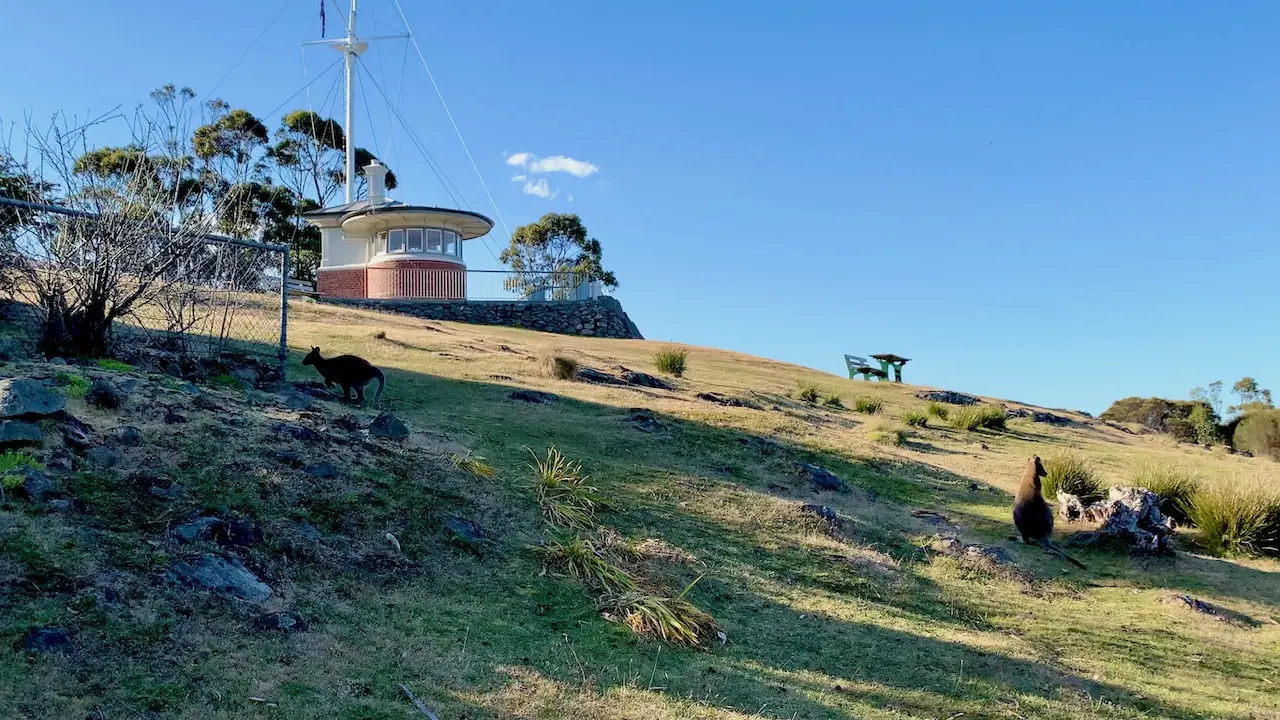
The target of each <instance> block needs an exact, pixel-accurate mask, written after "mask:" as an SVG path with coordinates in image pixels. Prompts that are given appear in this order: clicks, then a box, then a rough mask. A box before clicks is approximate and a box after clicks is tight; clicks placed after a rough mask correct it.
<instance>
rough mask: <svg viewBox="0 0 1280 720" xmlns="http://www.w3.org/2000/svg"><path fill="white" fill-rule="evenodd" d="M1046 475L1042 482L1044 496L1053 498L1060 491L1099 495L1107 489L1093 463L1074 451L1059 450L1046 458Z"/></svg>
mask: <svg viewBox="0 0 1280 720" xmlns="http://www.w3.org/2000/svg"><path fill="white" fill-rule="evenodd" d="M1044 472H1045V477H1044V480H1043V481H1042V482H1041V491H1042V492H1043V493H1044V496H1045V497H1047V498H1049V499H1051V500H1052V499H1053V498H1054V497H1057V495H1058V493H1059V492H1064V493H1069V494H1071V495H1077V496H1079V497H1084V498H1087V497H1097V496H1099V495H1102V494H1103V492H1104V491H1105V490H1106V488H1105V487H1103V484H1102V479H1101V478H1099V477H1098V472H1097V471H1096V470H1094V468H1093V463H1091V462H1089V461H1088V460H1087V459H1085V457H1084V456H1083V455H1080V454H1078V453H1074V452H1059V453H1054V454H1053V455H1050V456H1049V457H1047V458H1045V460H1044Z"/></svg>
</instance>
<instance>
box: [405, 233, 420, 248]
mask: <svg viewBox="0 0 1280 720" xmlns="http://www.w3.org/2000/svg"><path fill="white" fill-rule="evenodd" d="M405 232H407V233H409V246H408V250H409V252H422V228H409V229H408V230H406V231H405Z"/></svg>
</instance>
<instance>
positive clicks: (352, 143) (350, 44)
mask: <svg viewBox="0 0 1280 720" xmlns="http://www.w3.org/2000/svg"><path fill="white" fill-rule="evenodd" d="M357 44H358V45H359V49H356V48H357ZM368 47H369V44H368V43H361V42H360V39H359V38H358V37H356V0H351V13H350V14H349V15H348V16H347V42H346V47H345V48H343V51H342V53H343V55H344V56H345V57H346V61H347V63H346V64H347V126H346V127H345V128H343V131H344V134H345V135H346V136H347V202H348V203H350V202H353V201H354V200H355V199H356V198H355V195H356V191H355V187H356V110H355V107H356V105H355V102H353V101H354V100H355V91H356V57H358V56H359V55H360V53H362V52H364V51H365V50H366V49H368Z"/></svg>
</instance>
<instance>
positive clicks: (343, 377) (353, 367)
mask: <svg viewBox="0 0 1280 720" xmlns="http://www.w3.org/2000/svg"><path fill="white" fill-rule="evenodd" d="M302 364H303V365H313V366H315V369H316V370H319V371H320V375H322V376H323V377H324V386H325V387H328V388H331V387H333V385H334V383H337V384H339V385H341V386H342V397H343V399H344V400H350V399H351V388H355V389H356V398H357V399H358V400H359V401H360V404H361V405H363V404H364V386H365V385H368V384H369V381H371V380H373V379H374V378H377V379H378V392H376V393H375V394H374V396H373V406H374V407H377V406H378V402H379V401H381V400H382V388H383V387H384V386H385V385H386V384H387V379H386V377H385V376H383V374H382V371H381V370H379V369H378V368H376V367H374V366H373V365H370V364H369V361H368V360H365V359H364V358H361V357H356V356H355V355H339V356H338V357H334V358H329V359H328V360H326V359H324V358H322V357H320V348H318V347H313V348H311V352H309V353H307V356H306V357H304V358H302Z"/></svg>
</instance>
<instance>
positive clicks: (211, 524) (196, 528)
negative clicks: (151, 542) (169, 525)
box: [170, 516, 222, 544]
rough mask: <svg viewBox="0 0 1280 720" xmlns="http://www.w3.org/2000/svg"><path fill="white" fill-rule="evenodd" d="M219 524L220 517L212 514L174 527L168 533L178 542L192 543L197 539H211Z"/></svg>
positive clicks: (220, 524) (220, 521) (220, 522)
mask: <svg viewBox="0 0 1280 720" xmlns="http://www.w3.org/2000/svg"><path fill="white" fill-rule="evenodd" d="M221 526H222V518H218V517H214V516H207V517H198V518H196V519H195V520H192V521H190V522H185V523H183V524H181V525H178V526H176V527H174V528H173V530H171V531H170V534H171V535H173V537H174V539H175V540H177V541H178V542H180V543H184V544H186V543H193V542H196V541H198V540H212V539H213V536H214V533H216V532H217V530H218V529H219V528H220V527H221Z"/></svg>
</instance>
